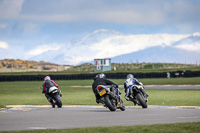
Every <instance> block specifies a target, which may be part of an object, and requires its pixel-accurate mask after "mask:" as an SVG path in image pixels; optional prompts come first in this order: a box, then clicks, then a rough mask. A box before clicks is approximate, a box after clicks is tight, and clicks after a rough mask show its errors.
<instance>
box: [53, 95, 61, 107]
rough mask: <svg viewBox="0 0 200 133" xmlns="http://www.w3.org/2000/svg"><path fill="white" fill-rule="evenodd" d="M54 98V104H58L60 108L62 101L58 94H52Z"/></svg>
mask: <svg viewBox="0 0 200 133" xmlns="http://www.w3.org/2000/svg"><path fill="white" fill-rule="evenodd" d="M54 99H55V101H56V105H57V106H58V108H62V101H61V98H60V96H59V95H57V94H56V95H54Z"/></svg>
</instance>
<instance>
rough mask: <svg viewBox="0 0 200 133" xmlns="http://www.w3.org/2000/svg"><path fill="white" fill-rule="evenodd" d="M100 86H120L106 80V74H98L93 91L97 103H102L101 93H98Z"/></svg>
mask: <svg viewBox="0 0 200 133" xmlns="http://www.w3.org/2000/svg"><path fill="white" fill-rule="evenodd" d="M98 85H113V86H114V87H116V88H118V85H117V84H115V83H113V82H112V81H110V80H108V79H107V78H106V75H105V74H103V73H101V74H97V75H96V77H95V78H94V82H93V84H92V90H93V92H94V94H95V97H96V102H97V103H99V102H100V96H99V93H98V92H97V86H98Z"/></svg>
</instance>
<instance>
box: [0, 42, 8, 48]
mask: <svg viewBox="0 0 200 133" xmlns="http://www.w3.org/2000/svg"><path fill="white" fill-rule="evenodd" d="M0 48H2V49H8V44H7V43H6V42H2V41H0Z"/></svg>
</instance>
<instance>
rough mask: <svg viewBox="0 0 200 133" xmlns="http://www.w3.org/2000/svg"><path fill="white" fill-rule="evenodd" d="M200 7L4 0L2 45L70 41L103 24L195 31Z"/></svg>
mask: <svg viewBox="0 0 200 133" xmlns="http://www.w3.org/2000/svg"><path fill="white" fill-rule="evenodd" d="M199 12H200V0H73V1H72V0H56V1H55V0H42V1H41V0H0V49H6V48H7V49H8V48H12V47H17V48H19V49H20V50H21V49H22V48H23V50H21V52H24V53H25V52H27V51H30V50H31V49H33V48H35V47H37V46H39V45H44V44H46V45H48V44H52V43H53V44H55V43H58V44H65V45H67V44H69V43H73V42H74V41H75V42H76V41H79V40H81V39H82V38H84V37H85V36H87V35H88V34H91V33H92V32H94V31H96V30H99V29H106V30H114V31H117V32H120V33H123V34H124V35H135V34H192V33H195V32H200V14H199ZM20 47H21V48H20ZM11 51H12V50H11ZM13 51H14V50H13ZM12 53H13V52H10V54H12ZM23 56H24V55H16V54H15V55H14V54H13V55H9V56H7V57H13V58H14V57H18V58H22V57H23ZM0 58H6V56H1V57H0Z"/></svg>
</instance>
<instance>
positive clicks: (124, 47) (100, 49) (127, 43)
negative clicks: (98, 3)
mask: <svg viewBox="0 0 200 133" xmlns="http://www.w3.org/2000/svg"><path fill="white" fill-rule="evenodd" d="M98 31H99V32H101V31H103V30H98ZM98 31H97V32H96V31H95V32H93V34H95V35H94V36H95V37H96V38H93V39H94V41H91V38H89V37H91V36H92V35H90V36H87V37H88V38H83V39H84V41H82V40H81V41H80V42H84V44H81V43H80V44H79V45H75V46H72V47H71V48H70V49H68V51H67V52H66V54H65V55H66V61H67V62H69V63H70V64H75V63H74V62H76V64H79V63H80V62H86V61H91V60H93V59H94V58H110V57H115V56H118V55H122V54H127V53H131V52H136V51H139V50H143V49H146V48H149V47H153V46H171V45H172V44H173V43H174V42H176V41H179V40H181V39H183V38H185V37H188V36H189V34H180V35H178V34H139V35H123V34H121V35H119V34H118V32H117V34H116V35H112V36H109V35H107V34H106V33H105V36H104V38H101V39H98ZM104 31H105V32H107V30H104ZM101 34H102V32H101ZM101 34H100V37H101ZM106 36H107V37H106Z"/></svg>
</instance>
